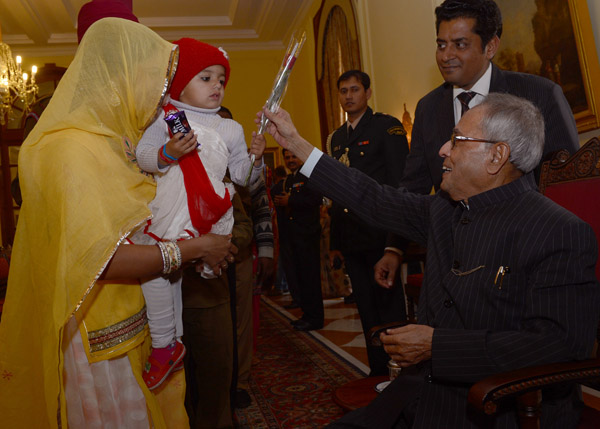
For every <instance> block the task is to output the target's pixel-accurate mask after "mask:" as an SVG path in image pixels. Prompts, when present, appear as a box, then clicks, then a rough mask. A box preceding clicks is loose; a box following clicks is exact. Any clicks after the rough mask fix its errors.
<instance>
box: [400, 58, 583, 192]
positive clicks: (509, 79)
mask: <svg viewBox="0 0 600 429" xmlns="http://www.w3.org/2000/svg"><path fill="white" fill-rule="evenodd" d="M489 92H503V93H508V94H512V95H516V96H518V97H522V98H526V99H527V100H529V101H531V102H532V103H534V104H535V105H536V106H537V107H538V108H539V109H540V111H541V112H542V115H543V116H544V121H545V131H546V139H545V145H544V155H547V154H549V153H551V152H554V151H556V150H559V149H566V150H568V151H569V152H570V153H575V152H576V151H577V150H578V149H579V139H578V136H577V126H576V124H575V119H574V118H573V113H572V112H571V108H570V107H569V103H568V102H567V100H566V98H565V96H564V94H563V92H562V89H561V88H560V86H558V85H556V84H555V83H554V82H552V81H550V80H548V79H545V78H543V77H539V76H535V75H531V74H526V73H516V72H511V71H505V70H501V69H499V68H498V67H496V66H495V65H493V64H492V78H491V81H490V91H489ZM453 128H454V105H453V98H452V85H450V84H448V83H444V84H442V85H440V86H439V87H437V88H436V89H434V90H433V91H431V92H430V93H429V94H427V95H426V96H425V97H423V98H422V99H421V100H419V103H418V104H417V109H416V112H415V123H414V126H413V130H412V138H411V143H410V144H411V146H410V154H409V156H408V158H407V160H406V167H405V169H404V177H403V178H402V181H401V185H402V186H404V187H406V188H407V189H409V190H411V191H413V192H418V193H421V194H428V193H429V192H430V191H431V187H432V186H433V187H434V188H435V190H436V191H437V190H438V189H439V187H440V183H441V181H442V163H443V159H442V158H441V157H440V156H439V154H438V152H439V151H440V148H441V147H442V146H443V144H444V143H446V142H447V141H448V140H449V139H450V135H451V134H452V130H453Z"/></svg>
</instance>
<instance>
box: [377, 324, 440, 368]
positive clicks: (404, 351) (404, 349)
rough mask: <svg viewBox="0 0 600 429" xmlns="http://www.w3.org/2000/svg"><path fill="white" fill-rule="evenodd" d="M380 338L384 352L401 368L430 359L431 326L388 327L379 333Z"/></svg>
mask: <svg viewBox="0 0 600 429" xmlns="http://www.w3.org/2000/svg"><path fill="white" fill-rule="evenodd" d="M380 339H381V342H382V343H383V348H384V349H385V352H386V353H387V354H388V355H390V357H391V358H392V359H393V360H394V361H396V363H398V365H400V366H401V367H402V368H406V367H408V366H412V365H416V364H418V363H419V362H421V361H424V360H428V359H431V342H432V340H433V328H432V327H431V326H427V325H406V326H402V327H400V328H395V329H388V330H387V331H386V332H384V333H382V334H381V336H380Z"/></svg>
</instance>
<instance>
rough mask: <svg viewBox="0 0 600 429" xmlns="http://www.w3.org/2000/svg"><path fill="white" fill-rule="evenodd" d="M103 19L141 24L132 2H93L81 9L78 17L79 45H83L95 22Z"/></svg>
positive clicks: (105, 0) (121, 0)
mask: <svg viewBox="0 0 600 429" xmlns="http://www.w3.org/2000/svg"><path fill="white" fill-rule="evenodd" d="M102 18H123V19H128V20H130V21H135V22H139V21H138V19H137V17H136V16H135V15H134V14H133V12H132V10H131V1H129V2H127V1H125V0H92V1H91V2H89V3H86V4H84V5H83V6H81V9H79V15H77V43H81V39H82V38H83V35H84V34H85V32H86V31H87V29H88V28H90V25H92V24H93V23H94V22H96V21H98V20H100V19H102Z"/></svg>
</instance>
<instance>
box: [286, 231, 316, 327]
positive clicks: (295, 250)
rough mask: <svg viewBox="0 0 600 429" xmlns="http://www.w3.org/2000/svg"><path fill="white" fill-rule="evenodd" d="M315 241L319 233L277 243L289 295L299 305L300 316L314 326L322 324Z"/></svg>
mask: <svg viewBox="0 0 600 429" xmlns="http://www.w3.org/2000/svg"><path fill="white" fill-rule="evenodd" d="M288 237H289V236H288ZM319 240H320V236H319V234H310V235H308V234H302V235H297V236H293V238H292V239H288V241H287V242H286V243H280V246H281V258H282V259H283V261H282V262H283V270H284V271H285V278H286V280H287V282H288V287H289V290H290V294H292V298H294V299H295V300H296V301H297V302H298V304H299V305H300V308H302V312H303V313H304V314H303V315H302V319H303V320H306V321H307V322H310V323H312V324H315V325H323V295H322V293H321V247H320V243H319ZM294 294H297V297H295V296H294Z"/></svg>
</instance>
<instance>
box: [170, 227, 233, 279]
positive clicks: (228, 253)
mask: <svg viewBox="0 0 600 429" xmlns="http://www.w3.org/2000/svg"><path fill="white" fill-rule="evenodd" d="M177 244H179V248H180V250H181V257H182V259H183V261H184V262H189V261H193V260H196V259H200V260H202V262H203V263H205V264H207V265H208V266H209V267H211V268H212V270H213V272H214V273H215V274H216V275H220V274H221V272H222V269H225V268H227V266H228V264H230V263H232V262H233V261H234V255H235V254H237V252H238V249H237V247H235V245H234V244H233V243H232V242H231V234H229V235H217V234H210V233H209V234H204V235H202V236H200V237H197V238H192V239H190V240H184V241H179V242H178V243H177Z"/></svg>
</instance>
